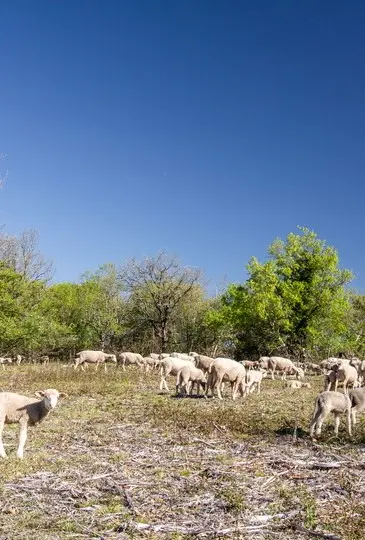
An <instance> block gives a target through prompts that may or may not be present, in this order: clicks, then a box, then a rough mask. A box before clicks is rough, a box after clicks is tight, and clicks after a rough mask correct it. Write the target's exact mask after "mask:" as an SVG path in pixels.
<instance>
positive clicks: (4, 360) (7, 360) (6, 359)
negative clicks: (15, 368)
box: [0, 356, 13, 369]
mask: <svg viewBox="0 0 365 540" xmlns="http://www.w3.org/2000/svg"><path fill="white" fill-rule="evenodd" d="M12 363H13V361H12V359H11V358H9V357H8V356H4V357H3V356H0V364H1V365H2V368H3V369H5V364H12Z"/></svg>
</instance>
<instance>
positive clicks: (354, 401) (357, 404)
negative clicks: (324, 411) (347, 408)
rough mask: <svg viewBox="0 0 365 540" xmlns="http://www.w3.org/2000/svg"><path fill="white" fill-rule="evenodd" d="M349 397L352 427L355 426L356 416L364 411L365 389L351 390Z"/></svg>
mask: <svg viewBox="0 0 365 540" xmlns="http://www.w3.org/2000/svg"><path fill="white" fill-rule="evenodd" d="M349 397H350V401H351V406H352V408H351V420H352V425H353V426H354V425H355V424H356V414H357V413H358V412H363V411H365V387H363V388H356V389H355V390H352V391H351V392H350V396H349Z"/></svg>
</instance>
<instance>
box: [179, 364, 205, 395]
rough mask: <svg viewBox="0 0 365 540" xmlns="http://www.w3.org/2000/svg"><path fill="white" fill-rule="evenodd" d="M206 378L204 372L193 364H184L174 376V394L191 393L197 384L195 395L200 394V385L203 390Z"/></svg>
mask: <svg viewBox="0 0 365 540" xmlns="http://www.w3.org/2000/svg"><path fill="white" fill-rule="evenodd" d="M206 382H207V378H206V375H205V373H204V372H203V371H202V370H201V369H197V368H196V367H195V366H193V365H191V366H184V367H183V368H181V369H180V370H179V371H178V373H177V377H176V395H178V394H179V393H180V394H189V395H190V396H191V395H192V394H193V388H194V385H195V384H196V385H197V389H196V395H197V396H199V394H200V385H202V387H203V390H205V385H206Z"/></svg>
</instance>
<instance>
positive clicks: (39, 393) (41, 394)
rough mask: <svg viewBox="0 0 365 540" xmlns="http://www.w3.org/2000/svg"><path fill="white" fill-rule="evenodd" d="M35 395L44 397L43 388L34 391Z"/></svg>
mask: <svg viewBox="0 0 365 540" xmlns="http://www.w3.org/2000/svg"><path fill="white" fill-rule="evenodd" d="M34 395H35V396H37V397H44V396H45V393H44V392H43V390H39V391H38V392H34Z"/></svg>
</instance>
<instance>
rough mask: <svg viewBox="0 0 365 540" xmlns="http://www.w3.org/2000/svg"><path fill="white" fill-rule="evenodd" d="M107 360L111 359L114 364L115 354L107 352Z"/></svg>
mask: <svg viewBox="0 0 365 540" xmlns="http://www.w3.org/2000/svg"><path fill="white" fill-rule="evenodd" d="M107 360H111V361H112V362H114V363H115V364H116V363H117V357H116V356H115V354H108V356H107Z"/></svg>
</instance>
